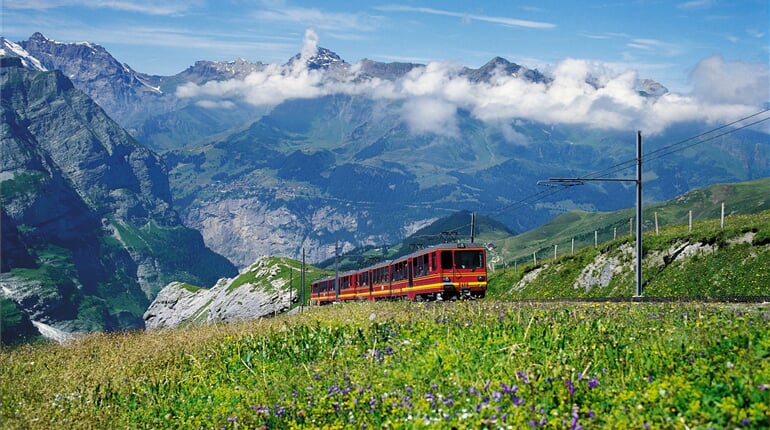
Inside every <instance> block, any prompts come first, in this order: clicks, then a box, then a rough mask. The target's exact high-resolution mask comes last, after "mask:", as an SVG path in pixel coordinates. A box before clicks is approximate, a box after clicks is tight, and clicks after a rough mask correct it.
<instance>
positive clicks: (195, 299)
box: [144, 257, 299, 329]
mask: <svg viewBox="0 0 770 430" xmlns="http://www.w3.org/2000/svg"><path fill="white" fill-rule="evenodd" d="M289 271H296V272H297V273H296V275H295V277H296V278H297V280H299V270H298V268H297V267H292V266H291V265H289V264H287V262H286V260H284V259H279V258H271V257H264V258H261V259H259V260H258V261H257V262H256V263H254V264H252V265H251V266H250V267H249V268H247V269H245V270H243V271H242V272H241V273H240V275H239V276H238V277H236V278H234V279H221V280H219V281H218V282H217V283H216V285H214V286H213V287H211V288H198V287H195V286H192V285H190V284H185V283H182V282H172V283H170V284H169V285H167V286H166V287H165V288H163V289H162V290H161V291H160V293H158V296H157V297H156V298H155V300H153V302H152V303H151V304H150V306H149V307H148V308H147V311H146V312H145V313H144V320H145V325H146V327H147V328H148V329H160V328H174V327H179V326H183V325H188V324H200V323H211V322H221V321H228V322H232V321H243V320H249V319H254V318H261V317H264V316H270V315H275V314H276V313H279V312H284V311H286V310H288V309H289V307H290V305H291V303H292V301H293V300H296V298H297V293H296V291H293V289H292V287H291V286H290V285H289V280H290V279H291V277H290V276H289V274H288V272H289Z"/></svg>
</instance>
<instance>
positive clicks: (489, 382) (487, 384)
mask: <svg viewBox="0 0 770 430" xmlns="http://www.w3.org/2000/svg"><path fill="white" fill-rule="evenodd" d="M491 383H492V381H490V380H489V379H487V382H485V383H484V391H486V390H487V388H489V384H491Z"/></svg>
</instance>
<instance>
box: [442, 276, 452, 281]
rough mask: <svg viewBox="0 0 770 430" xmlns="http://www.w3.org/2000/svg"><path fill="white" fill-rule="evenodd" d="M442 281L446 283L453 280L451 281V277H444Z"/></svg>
mask: <svg viewBox="0 0 770 430" xmlns="http://www.w3.org/2000/svg"><path fill="white" fill-rule="evenodd" d="M441 280H442V281H444V282H450V281H451V279H449V276H444V278H443V279H441Z"/></svg>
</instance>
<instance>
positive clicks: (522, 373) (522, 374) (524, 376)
mask: <svg viewBox="0 0 770 430" xmlns="http://www.w3.org/2000/svg"><path fill="white" fill-rule="evenodd" d="M516 376H518V377H519V378H521V379H522V380H523V381H524V383H525V384H529V378H528V377H527V374H526V373H524V372H520V371H518V370H517V371H516Z"/></svg>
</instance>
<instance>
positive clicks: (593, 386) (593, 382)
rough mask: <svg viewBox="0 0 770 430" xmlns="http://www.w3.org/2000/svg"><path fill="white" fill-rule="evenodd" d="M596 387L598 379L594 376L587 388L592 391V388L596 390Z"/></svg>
mask: <svg viewBox="0 0 770 430" xmlns="http://www.w3.org/2000/svg"><path fill="white" fill-rule="evenodd" d="M598 386H599V379H598V378H597V377H596V376H594V377H593V379H591V380H590V381H588V388H592V389H593V388H596V387H598Z"/></svg>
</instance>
